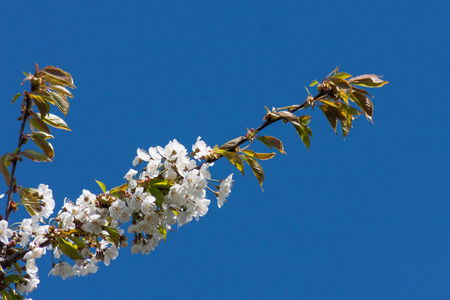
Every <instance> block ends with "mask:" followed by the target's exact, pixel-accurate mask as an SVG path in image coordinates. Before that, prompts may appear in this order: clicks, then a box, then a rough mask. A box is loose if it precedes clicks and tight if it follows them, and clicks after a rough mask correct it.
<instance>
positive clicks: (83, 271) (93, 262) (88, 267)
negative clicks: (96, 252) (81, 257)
mask: <svg viewBox="0 0 450 300" xmlns="http://www.w3.org/2000/svg"><path fill="white" fill-rule="evenodd" d="M73 269H74V270H75V272H77V275H81V276H87V275H89V274H94V273H96V272H97V270H98V266H97V259H96V258H95V257H93V258H91V259H90V260H89V259H87V260H86V261H85V262H84V263H83V264H81V265H78V264H77V265H75V266H73Z"/></svg>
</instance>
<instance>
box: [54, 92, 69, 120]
mask: <svg viewBox="0 0 450 300" xmlns="http://www.w3.org/2000/svg"><path fill="white" fill-rule="evenodd" d="M50 95H51V97H52V98H53V99H54V100H55V104H56V106H57V107H58V108H59V110H60V111H61V112H62V113H63V114H64V116H67V112H68V111H69V107H70V105H69V101H67V98H66V97H65V96H64V95H62V96H61V95H60V94H59V93H56V92H50Z"/></svg>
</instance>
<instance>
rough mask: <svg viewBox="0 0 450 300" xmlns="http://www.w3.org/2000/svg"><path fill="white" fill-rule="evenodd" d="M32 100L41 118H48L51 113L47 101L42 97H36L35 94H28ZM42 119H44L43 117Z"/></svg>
mask: <svg viewBox="0 0 450 300" xmlns="http://www.w3.org/2000/svg"><path fill="white" fill-rule="evenodd" d="M28 96H30V98H31V99H32V100H33V102H34V104H35V105H36V106H37V108H38V109H39V112H40V114H41V116H47V115H48V113H49V112H50V104H48V102H47V101H45V100H44V99H43V98H42V96H39V95H34V94H28ZM41 119H42V117H41Z"/></svg>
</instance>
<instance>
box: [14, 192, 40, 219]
mask: <svg viewBox="0 0 450 300" xmlns="http://www.w3.org/2000/svg"><path fill="white" fill-rule="evenodd" d="M19 195H20V199H21V200H22V203H23V205H24V206H25V209H26V210H27V212H28V213H29V214H30V216H34V215H36V214H38V213H40V212H41V211H42V206H41V202H40V201H39V200H40V198H41V197H40V196H39V193H38V191H37V189H33V188H20V187H19Z"/></svg>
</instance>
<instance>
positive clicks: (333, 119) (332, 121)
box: [319, 105, 337, 134]
mask: <svg viewBox="0 0 450 300" xmlns="http://www.w3.org/2000/svg"><path fill="white" fill-rule="evenodd" d="M319 107H320V109H321V110H322V112H323V114H324V115H325V117H327V120H328V122H330V125H331V127H332V128H333V130H334V132H335V133H336V134H337V131H336V127H337V118H336V116H335V115H334V114H333V113H332V112H331V111H330V110H329V109H328V107H326V106H325V105H319Z"/></svg>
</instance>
